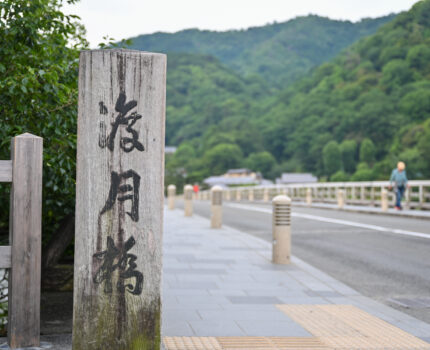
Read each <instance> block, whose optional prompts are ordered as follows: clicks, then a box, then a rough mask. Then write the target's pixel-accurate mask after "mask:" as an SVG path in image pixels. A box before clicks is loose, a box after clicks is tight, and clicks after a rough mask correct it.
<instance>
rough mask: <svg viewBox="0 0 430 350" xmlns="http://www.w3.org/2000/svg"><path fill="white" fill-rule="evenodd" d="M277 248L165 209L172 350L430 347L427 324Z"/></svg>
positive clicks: (166, 321) (166, 315)
mask: <svg viewBox="0 0 430 350" xmlns="http://www.w3.org/2000/svg"><path fill="white" fill-rule="evenodd" d="M292 254H293V257H292V264H290V265H274V264H272V263H271V259H272V245H271V244H270V243H268V242H265V241H262V240H260V239H258V238H255V237H253V236H251V235H248V234H246V233H244V232H240V231H237V230H235V229H232V228H229V227H225V226H224V227H223V228H222V229H211V228H210V221H209V220H207V219H204V218H202V217H199V216H197V215H194V216H193V217H184V215H183V211H182V210H179V209H177V210H169V211H166V213H165V230H164V257H163V262H164V264H163V269H164V274H163V298H162V300H163V329H162V334H163V341H164V345H165V348H166V349H167V350H173V349H181V350H193V349H199V350H205V349H219V350H221V349H230V350H231V349H257V348H259V349H305V348H306V349H345V350H346V349H348V350H349V349H362V350H363V349H377V348H378V349H380V348H389V349H393V350H405V349H421V350H424V349H429V350H430V344H429V343H428V342H429V341H430V325H429V324H426V323H424V322H421V321H419V320H417V319H415V318H413V317H411V316H408V315H405V314H403V313H401V312H399V311H397V310H394V309H392V308H390V307H388V306H385V305H383V304H380V303H378V302H375V301H373V300H371V299H369V298H366V297H364V296H362V295H360V294H359V293H357V292H356V291H355V290H353V289H351V288H349V287H348V286H346V285H344V284H342V283H340V282H339V281H337V280H335V279H333V278H331V277H330V276H328V275H326V274H324V273H322V272H321V271H319V270H317V269H315V268H314V267H312V266H310V265H308V264H306V263H305V262H303V261H301V260H299V259H297V258H295V257H294V247H292Z"/></svg>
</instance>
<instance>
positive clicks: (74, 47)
mask: <svg viewBox="0 0 430 350" xmlns="http://www.w3.org/2000/svg"><path fill="white" fill-rule="evenodd" d="M69 2H70V3H73V2H74V1H69ZM61 4H62V1H60V0H32V1H28V0H4V1H1V2H0V62H1V66H0V114H1V115H2V121H3V123H2V128H1V130H0V139H1V140H2V147H1V155H0V158H1V159H8V158H9V157H10V154H9V150H8V147H6V144H8V143H9V142H10V138H11V137H12V136H15V135H17V134H19V133H23V132H30V133H33V134H35V135H38V136H42V137H43V138H44V176H43V178H44V190H43V195H44V198H43V203H44V207H43V227H44V239H45V240H46V239H47V238H49V234H50V233H51V232H53V231H54V230H55V229H56V228H57V225H58V222H59V221H60V220H61V218H62V217H64V216H65V215H67V214H69V213H73V211H74V194H75V188H74V187H75V180H74V176H75V157H76V115H77V71H78V58H79V50H80V49H83V48H86V47H87V42H86V41H85V39H84V36H83V33H84V31H83V27H82V26H81V24H80V23H79V22H78V19H77V17H75V16H68V15H65V14H63V13H62V12H61ZM1 193H2V194H1V196H3V198H5V197H4V196H6V194H5V193H4V191H1ZM1 203H2V209H3V210H2V211H1V212H2V213H3V214H2V216H3V217H2V220H1V221H2V222H7V212H8V210H7V206H8V201H7V200H2V201H1Z"/></svg>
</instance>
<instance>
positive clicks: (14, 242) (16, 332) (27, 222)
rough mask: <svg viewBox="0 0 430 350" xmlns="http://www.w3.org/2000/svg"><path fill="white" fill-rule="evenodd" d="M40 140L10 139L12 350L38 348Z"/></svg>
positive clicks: (40, 228) (10, 331) (10, 329)
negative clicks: (13, 349) (11, 176)
mask: <svg viewBox="0 0 430 350" xmlns="http://www.w3.org/2000/svg"><path fill="white" fill-rule="evenodd" d="M42 153H43V139H42V138H40V137H37V136H34V135H31V134H23V135H19V136H16V137H14V138H13V139H12V157H11V158H12V174H13V179H12V190H11V202H10V208H11V214H10V216H11V222H10V241H11V242H10V244H11V246H12V257H11V272H10V277H9V323H8V341H9V346H10V347H11V348H23V347H30V346H39V337H40V264H41V260H40V259H41V242H42V240H41V237H42V219H41V217H42V162H43V160H42Z"/></svg>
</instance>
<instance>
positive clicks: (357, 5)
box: [66, 0, 417, 47]
mask: <svg viewBox="0 0 430 350" xmlns="http://www.w3.org/2000/svg"><path fill="white" fill-rule="evenodd" d="M416 2H417V0H259V1H257V0H210V1H208V0H81V2H80V3H78V4H77V5H72V6H67V7H66V12H67V13H73V14H77V15H79V16H80V17H81V18H82V22H83V23H84V25H85V27H86V28H87V32H88V34H87V39H88V40H89V41H90V44H91V46H92V47H95V46H97V44H98V43H99V42H101V41H102V38H103V37H104V36H106V35H109V36H110V37H112V38H114V39H116V40H120V39H125V38H129V37H132V36H137V35H139V34H149V33H154V32H157V31H163V32H176V31H178V30H181V29H187V28H200V29H210V30H228V29H243V28H248V27H252V26H261V25H265V24H267V23H272V22H273V21H277V22H283V21H287V20H289V19H291V18H294V17H296V16H302V15H307V14H310V13H312V14H318V15H320V16H326V17H330V18H333V19H348V20H351V21H357V20H360V19H361V18H363V17H379V16H383V15H386V14H389V13H392V12H400V11H404V10H408V9H409V8H410V7H411V6H412V5H413V4H414V3H416Z"/></svg>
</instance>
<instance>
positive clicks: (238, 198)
mask: <svg viewBox="0 0 430 350" xmlns="http://www.w3.org/2000/svg"><path fill="white" fill-rule="evenodd" d="M241 200H242V192H241V190H240V189H239V188H238V189H237V190H236V201H237V202H240V201H241Z"/></svg>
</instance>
